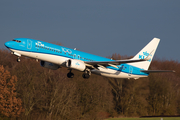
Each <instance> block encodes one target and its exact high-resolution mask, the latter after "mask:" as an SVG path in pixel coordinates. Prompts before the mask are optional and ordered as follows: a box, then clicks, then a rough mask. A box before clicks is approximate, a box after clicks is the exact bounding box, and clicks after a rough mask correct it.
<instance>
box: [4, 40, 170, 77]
mask: <svg viewBox="0 0 180 120" xmlns="http://www.w3.org/2000/svg"><path fill="white" fill-rule="evenodd" d="M159 42H160V39H159V38H153V39H152V40H151V41H150V42H149V43H148V44H147V45H146V46H145V47H144V48H143V49H142V50H141V51H140V52H139V53H138V54H136V55H135V56H134V57H133V58H131V59H127V60H112V59H109V58H104V57H100V56H97V55H93V54H89V53H85V52H81V51H78V50H76V49H70V48H67V47H63V46H59V45H55V44H51V43H48V42H43V41H40V40H34V39H29V38H15V39H13V40H12V41H8V42H6V43H5V44H4V45H5V46H6V47H7V48H8V49H9V50H10V51H11V54H14V55H16V56H17V57H18V59H17V61H18V62H20V57H21V56H26V57H30V58H34V59H36V60H37V61H38V60H40V65H41V66H42V67H45V68H49V69H52V70H57V69H59V68H61V67H67V68H69V73H67V77H68V78H73V77H74V73H72V70H78V71H81V72H83V75H82V77H83V78H85V79H87V78H89V77H90V76H91V73H94V74H98V75H101V76H105V77H111V78H124V79H130V78H133V79H139V78H141V77H148V75H149V74H150V73H157V72H174V71H172V70H148V68H149V66H150V64H151V62H152V59H153V56H154V54H155V51H156V49H157V46H158V44H159Z"/></svg>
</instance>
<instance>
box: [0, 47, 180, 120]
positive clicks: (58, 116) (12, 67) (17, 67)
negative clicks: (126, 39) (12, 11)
mask: <svg viewBox="0 0 180 120" xmlns="http://www.w3.org/2000/svg"><path fill="white" fill-rule="evenodd" d="M111 57H112V58H113V59H122V58H127V56H121V55H119V54H113V55H112V56H111ZM16 59H17V57H16V56H14V55H11V54H10V52H9V51H6V50H0V75H1V76H4V77H1V76H0V118H6V119H8V118H10V119H18V120H31V119H33V120H44V119H47V120H100V119H104V118H107V117H119V116H122V117H123V116H124V117H132V116H133V117H134V116H137V117H138V116H151V115H177V114H180V63H179V62H177V61H173V60H172V61H169V60H159V59H155V60H153V62H152V64H151V68H150V69H159V70H161V69H163V70H166V69H167V70H175V71H176V73H158V74H151V75H150V76H149V77H148V78H141V79H138V80H134V79H130V80H128V79H113V78H106V77H101V76H98V75H92V76H91V77H90V78H89V79H83V78H82V72H78V71H73V72H74V73H75V77H74V78H73V79H69V78H67V77H66V75H67V73H68V70H67V69H66V68H60V69H58V70H50V69H46V68H43V67H41V66H40V63H39V62H36V61H35V60H34V59H29V58H25V57H21V62H20V63H17V62H16ZM8 71H9V72H8ZM5 88H6V90H4V89H5ZM7 91H9V92H7ZM5 110H6V111H5Z"/></svg>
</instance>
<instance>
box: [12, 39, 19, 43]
mask: <svg viewBox="0 0 180 120" xmlns="http://www.w3.org/2000/svg"><path fill="white" fill-rule="evenodd" d="M12 41H16V42H18V43H20V42H21V41H20V40H12Z"/></svg>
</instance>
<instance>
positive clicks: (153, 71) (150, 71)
mask: <svg viewBox="0 0 180 120" xmlns="http://www.w3.org/2000/svg"><path fill="white" fill-rule="evenodd" d="M141 72H144V73H160V72H175V71H174V70H141Z"/></svg>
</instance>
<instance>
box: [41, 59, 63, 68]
mask: <svg viewBox="0 0 180 120" xmlns="http://www.w3.org/2000/svg"><path fill="white" fill-rule="evenodd" d="M40 64H41V66H42V67H45V68H49V69H52V70H57V69H58V68H60V66H59V65H57V64H53V63H50V62H45V61H41V62H40Z"/></svg>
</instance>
